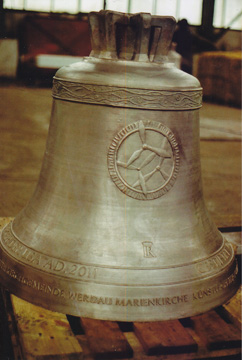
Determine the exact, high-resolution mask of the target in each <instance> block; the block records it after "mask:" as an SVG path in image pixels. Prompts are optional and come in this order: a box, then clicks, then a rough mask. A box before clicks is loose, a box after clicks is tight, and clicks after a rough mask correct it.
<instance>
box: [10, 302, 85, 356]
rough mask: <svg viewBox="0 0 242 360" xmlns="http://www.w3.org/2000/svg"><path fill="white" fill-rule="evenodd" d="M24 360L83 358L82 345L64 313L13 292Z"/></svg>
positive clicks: (14, 308)
mask: <svg viewBox="0 0 242 360" xmlns="http://www.w3.org/2000/svg"><path fill="white" fill-rule="evenodd" d="M11 300H12V306H13V311H14V316H15V319H16V323H17V329H18V333H19V340H20V344H21V347H22V353H23V359H24V360H52V359H58V360H77V359H78V360H80V359H83V351H82V348H81V346H80V344H79V342H78V341H77V339H76V338H75V336H74V335H73V334H72V332H71V329H70V326H69V323H68V321H67V319H66V316H65V315H62V314H59V313H54V312H52V311H49V310H45V309H43V308H40V307H38V306H35V305H32V304H30V303H28V302H26V301H24V300H21V299H19V298H17V297H16V296H14V295H11Z"/></svg>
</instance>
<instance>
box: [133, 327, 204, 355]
mask: <svg viewBox="0 0 242 360" xmlns="http://www.w3.org/2000/svg"><path fill="white" fill-rule="evenodd" d="M134 333H135V335H136V336H137V338H138V339H139V341H140V342H141V344H142V345H143V347H144V350H145V352H146V354H147V355H162V354H178V353H189V352H195V351H197V348H198V346H197V343H196V342H195V341H194V339H193V338H192V336H191V335H190V334H189V333H188V332H187V330H186V329H185V328H184V327H183V326H182V325H181V323H180V322H179V321H178V320H170V321H163V322H141V323H138V322H135V323H134Z"/></svg>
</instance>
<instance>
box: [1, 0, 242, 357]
mask: <svg viewBox="0 0 242 360" xmlns="http://www.w3.org/2000/svg"><path fill="white" fill-rule="evenodd" d="M101 9H108V10H116V11H121V12H131V13H135V12H149V13H151V14H153V15H155V14H156V15H171V16H174V17H175V18H176V19H177V20H178V25H177V29H176V33H175V35H174V38H173V46H172V48H171V50H170V53H169V58H170V61H172V62H174V63H175V64H176V66H178V67H180V68H182V69H183V70H184V71H187V72H189V73H192V74H193V75H194V76H196V77H197V78H198V79H199V81H200V82H201V85H202V87H203V91H204V99H203V107H202V109H201V111H200V122H201V128H200V137H201V141H200V147H201V165H202V175H203V187H204V198H205V202H206V205H207V208H208V211H209V213H210V214H211V216H212V219H213V220H214V222H215V224H216V226H217V227H218V228H219V229H220V230H221V231H222V232H224V233H226V234H228V238H229V240H231V241H232V242H233V243H234V244H235V246H236V247H237V249H238V253H239V252H240V253H241V246H240V234H241V139H242V131H241V120H242V118H241V75H242V74H241V60H242V52H241V48H242V2H241V0H106V1H105V0H104V1H103V0H68V1H65V0H38V1H36V0H0V222H1V223H2V224H3V223H6V222H8V220H9V218H13V217H14V216H16V214H17V213H18V212H19V211H20V210H21V209H22V208H23V207H24V206H25V205H26V203H27V202H28V200H29V199H30V197H31V195H32V193H33V192H34V189H35V186H36V184H37V181H38V177H39V172H40V168H41V164H42V159H43V155H44V151H45V143H46V139H47V133H48V126H49V120H50V116H51V106H52V97H51V86H52V77H53V75H54V74H55V72H56V71H57V69H58V68H60V67H61V66H64V65H68V64H70V63H73V62H77V61H78V59H79V58H80V57H82V56H88V55H89V53H90V51H91V44H90V38H89V32H88V22H87V17H88V12H90V11H99V10H101ZM1 301H2V300H1ZM1 301H0V302H1ZM239 301H240V300H239ZM0 305H1V304H0ZM15 306H16V308H17V310H16V314H17V315H18V311H19V312H20V313H21V314H23V313H24V314H25V316H27V315H28V314H27V312H28V311H27V310H26V309H25V308H24V306H23V305H21V304H20V305H19V304H18V302H17V300H15ZM25 312H26V313H25ZM16 314H15V315H16ZM17 315H16V316H17ZM45 316H46V317H47V315H45ZM56 316H57V315H56ZM56 319H57V318H56ZM58 319H59V318H58ZM58 319H57V320H58ZM57 320H56V321H57ZM45 321H48V319H46V318H45ZM58 321H59V322H60V321H63V319H61V320H58ZM216 321H217V320H216ZM74 322H75V321H74ZM72 325H73V324H72ZM74 325H75V324H74ZM65 326H67V325H65ZM74 327H75V326H74ZM84 327H85V326H84ZM219 327H222V326H221V325H219V323H218V326H217V328H219ZM23 331H27V330H26V329H25V330H23ZM103 331H104V333H105V330H103ZM115 331H116V330H115ZM123 331H124V332H125V333H126V332H127V333H129V332H130V329H129V328H128V329H126V330H123ZM157 331H158V330H157ZM216 331H217V330H216ZM111 332H112V330H111ZM7 333H8V331H7V330H6V334H4V330H1V326H0V337H1V336H7ZM1 334H2V335H1ZM108 334H109V335H108V336H111V335H110V334H111V333H110V332H109V333H108ZM112 334H114V331H113V332H112ZM10 335H11V334H10ZM11 336H12V341H13V335H11ZM11 336H10V337H11ZM129 336H131V335H127V336H126V337H129ZM6 338H7V339H9V337H6ZM132 339H133V338H132ZM132 339H131V340H132ZM15 340H16V339H15ZM15 340H14V341H15ZM7 341H9V340H6V343H5V345H1V344H0V350H1V346H2V350H3V352H5V354H6V357H4V355H1V354H0V360H2V359H4V360H5V359H12V358H11V356H13V358H17V357H14V356H18V355H16V354H18V351H17V350H16V349H17V347H18V344H17V345H16V344H15V345H14V346H15V347H14V351H12V350H9V347H8V346H7V344H8V342H7ZM16 341H17V340H16ZM112 341H114V340H110V343H111V342H112ZM132 341H133V343H132V344H133V346H134V347H135V343H134V339H133V340H132ZM132 341H131V342H132ZM0 343H3V342H1V341H0ZM94 345H95V344H94ZM230 345H231V343H230ZM21 346H22V350H21V351H24V350H23V344H22V345H21ZM103 346H104V345H103ZM94 347H95V346H94ZM232 350H233V349H232ZM232 350H230V351H231V352H230V353H228V354H229V355H228V356H229V357H227V358H228V359H232V358H233V359H235V358H236V356H237V353H236V352H234V353H233V351H232ZM78 351H79V349H78ZM135 351H138V350H137V348H136V350H135ZM139 351H140V353H139V354H140V355H136V359H141V358H142V356H144V355H142V354H143V352H144V353H145V351H143V350H142V349H141V350H139ZM142 351H143V352H142ZM14 352H15V353H14ZM134 353H135V352H134ZM2 354H3V353H2ZM9 354H10V355H9ZM11 354H12V355H11ZM13 354H15V355H13ZM204 354H205V353H204ZM234 354H235V355H234ZM79 355H80V354H79V352H78V356H79ZM99 355H100V354H99ZM99 355H98V356H99ZM109 355H110V354H109ZM109 355H107V353H105V355H103V356H104V357H103V358H104V359H107V358H108V356H109ZM205 355H206V356H208V354H207V353H206V354H205ZM205 355H204V356H205ZM215 355H216V354H215ZM215 355H214V356H215ZM1 356H3V357H1ZM41 356H42V355H41ZM41 356H40V357H36V359H37V358H39V359H40V358H41V359H42V358H46V359H50V358H51V357H48V356H47V357H44V356H43V357H41ZM78 356H77V357H73V358H79V357H78ZM98 356H97V358H98ZM105 356H106V358H105ZM110 356H111V355H110ZM120 356H121V355H120ZM125 356H127V357H130V353H129V355H127V353H125ZM197 356H198V355H197ZM201 356H202V355H201ZM216 356H217V357H216ZM216 356H215V358H216V359H220V358H224V356H227V353H226V354H225V355H224V353H223V354H222V353H218V354H217V355H216ZM234 356H235V357H234ZM23 358H25V357H24V355H23ZM26 358H27V357H26ZM29 358H31V359H32V358H35V357H29ZM56 358H58V359H59V357H56ZM60 358H62V357H60ZM67 358H71V357H68V356H67ZM80 358H81V357H80ZM84 358H88V357H84ZM99 358H102V357H99ZM109 358H110V357H109ZM185 358H186V357H184V359H185ZM193 358H195V357H193ZM196 358H199V357H196ZM201 358H202V357H201ZM204 358H205V357H204ZM207 358H208V357H207ZM209 358H210V357H209ZM63 359H64V357H63ZM90 359H91V357H90ZM150 359H153V357H152V356H151V357H150ZM155 359H156V358H155ZM157 359H161V357H159V356H158V357H157ZM172 359H173V358H172ZM177 359H183V358H182V357H178V358H177ZM186 359H188V357H187V358H186ZM189 359H190V358H189ZM199 359H200V358H199Z"/></svg>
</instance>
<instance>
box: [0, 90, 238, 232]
mask: <svg viewBox="0 0 242 360" xmlns="http://www.w3.org/2000/svg"><path fill="white" fill-rule="evenodd" d="M51 105H52V98H51V89H45V88H31V87H24V86H19V85H18V86H17V85H14V84H11V85H9V84H8V85H2V86H0V154H1V161H0V198H1V202H0V216H1V217H7V216H15V215H16V214H17V213H18V212H19V211H20V210H21V209H22V208H23V206H24V205H25V204H26V202H27V201H28V199H29V198H30V196H31V194H32V193H33V191H34V189H35V186H36V183H37V180H38V176H39V171H40V167H41V163H42V157H43V154H44V149H45V142H46V137H47V132H48V125H49V119H50V116H51ZM201 162H202V171H203V183H204V197H205V201H206V203H207V207H208V210H209V212H210V213H211V215H212V217H213V219H214V221H215V222H216V224H217V226H219V227H233V226H239V225H240V224H241V208H240V204H241V111H240V109H238V108H233V107H227V106H221V105H216V104H209V103H204V105H203V108H202V109H201ZM218 213H219V216H217V214H218Z"/></svg>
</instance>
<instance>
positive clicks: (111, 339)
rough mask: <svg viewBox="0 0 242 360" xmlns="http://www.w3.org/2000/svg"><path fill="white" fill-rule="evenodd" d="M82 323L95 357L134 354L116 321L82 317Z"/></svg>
mask: <svg viewBox="0 0 242 360" xmlns="http://www.w3.org/2000/svg"><path fill="white" fill-rule="evenodd" d="M81 324H82V327H83V329H84V331H85V334H86V336H87V341H88V343H89V346H90V350H91V353H92V354H93V356H94V358H95V359H104V360H107V359H123V358H129V357H132V356H133V350H132V349H131V347H130V345H129V343H128V341H127V339H126V338H125V336H124V334H123V333H122V331H121V330H120V329H119V326H118V324H117V323H116V322H113V321H103V320H93V319H87V318H81Z"/></svg>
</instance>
